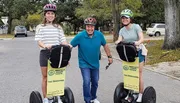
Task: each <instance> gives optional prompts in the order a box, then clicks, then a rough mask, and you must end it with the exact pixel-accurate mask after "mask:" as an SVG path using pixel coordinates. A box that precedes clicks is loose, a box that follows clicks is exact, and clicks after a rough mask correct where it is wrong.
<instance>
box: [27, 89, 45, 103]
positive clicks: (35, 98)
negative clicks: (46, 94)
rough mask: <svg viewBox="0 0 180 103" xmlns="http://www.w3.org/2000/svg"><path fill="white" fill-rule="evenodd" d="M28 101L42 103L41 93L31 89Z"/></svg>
mask: <svg viewBox="0 0 180 103" xmlns="http://www.w3.org/2000/svg"><path fill="white" fill-rule="evenodd" d="M29 103H43V102H42V97H41V94H40V93H39V92H38V91H32V92H31V94H30V99H29Z"/></svg>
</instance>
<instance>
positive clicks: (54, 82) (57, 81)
mask: <svg viewBox="0 0 180 103" xmlns="http://www.w3.org/2000/svg"><path fill="white" fill-rule="evenodd" d="M65 73H66V70H65V67H64V68H52V67H51V65H50V61H48V72H47V97H53V96H58V95H64V82H65Z"/></svg>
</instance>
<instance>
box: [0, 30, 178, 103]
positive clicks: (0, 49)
mask: <svg viewBox="0 0 180 103" xmlns="http://www.w3.org/2000/svg"><path fill="white" fill-rule="evenodd" d="M70 40H71V39H68V41H70ZM100 63H101V67H100V80H99V88H98V93H97V96H98V100H100V102H101V103H113V94H114V90H115V88H116V85H118V83H119V82H122V81H123V79H122V68H121V62H120V61H118V60H114V62H113V64H112V65H111V66H110V67H109V69H108V70H105V67H106V65H107V64H108V60H107V58H106V57H104V56H102V60H101V61H100ZM0 78H1V81H0V103H29V95H30V93H31V91H33V90H38V91H40V92H41V71H40V67H39V48H38V46H37V43H36V41H34V34H33V33H31V32H29V33H28V37H24V36H22V37H17V38H14V39H13V40H0ZM143 79H144V84H145V87H147V86H153V87H154V88H155V90H156V95H157V97H156V98H157V103H180V98H179V96H180V91H179V90H180V81H178V80H174V79H172V78H169V77H166V76H164V75H160V74H158V73H154V72H152V71H148V70H144V72H143ZM66 86H68V87H70V88H71V90H72V91H73V93H74V97H75V102H76V103H84V101H83V96H82V77H81V74H80V70H79V67H78V58H77V48H74V49H73V51H72V57H71V60H70V65H69V66H68V67H67V71H66ZM41 94H42V93H41Z"/></svg>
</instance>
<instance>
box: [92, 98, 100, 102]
mask: <svg viewBox="0 0 180 103" xmlns="http://www.w3.org/2000/svg"><path fill="white" fill-rule="evenodd" d="M91 103H100V102H99V101H98V100H97V99H94V100H91Z"/></svg>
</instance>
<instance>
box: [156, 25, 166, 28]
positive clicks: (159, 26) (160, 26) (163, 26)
mask: <svg viewBox="0 0 180 103" xmlns="http://www.w3.org/2000/svg"><path fill="white" fill-rule="evenodd" d="M157 28H165V25H157Z"/></svg>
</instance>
